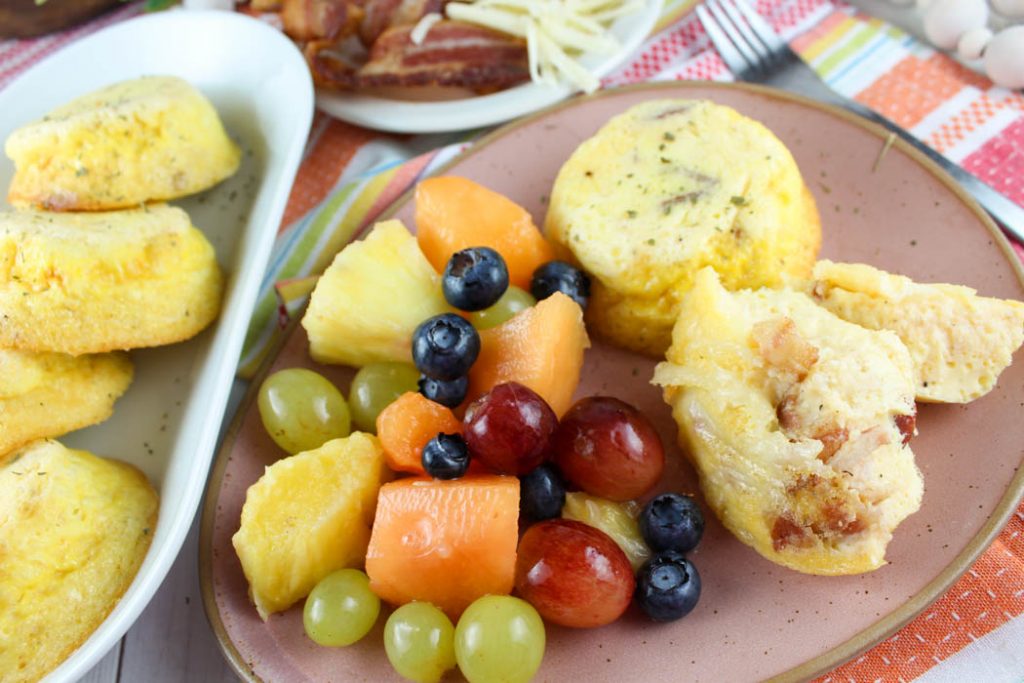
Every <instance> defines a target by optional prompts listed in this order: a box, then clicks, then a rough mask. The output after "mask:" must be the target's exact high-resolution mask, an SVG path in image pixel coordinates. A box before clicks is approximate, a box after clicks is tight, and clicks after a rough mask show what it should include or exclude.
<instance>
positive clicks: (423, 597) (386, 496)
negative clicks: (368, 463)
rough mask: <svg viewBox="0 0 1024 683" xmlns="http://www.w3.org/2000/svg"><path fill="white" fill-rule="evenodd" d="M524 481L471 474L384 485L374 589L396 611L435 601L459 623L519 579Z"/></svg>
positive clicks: (371, 568)
mask: <svg viewBox="0 0 1024 683" xmlns="http://www.w3.org/2000/svg"><path fill="white" fill-rule="evenodd" d="M518 541H519V480H518V479H516V478H515V477H505V476H500V475H476V476H474V475H468V476H465V477H462V478H461V479H452V480H450V481H441V480H437V479H427V478H424V477H411V478H408V479H401V480H399V481H395V482H392V483H390V484H385V485H384V486H382V487H381V489H380V495H379V496H378V498H377V516H376V518H375V519H374V522H373V535H372V537H371V538H370V547H369V549H368V550H367V551H366V573H367V574H368V575H369V576H370V588H371V589H372V590H373V592H374V593H376V594H377V595H378V596H380V598H381V599H382V600H385V601H386V602H389V603H391V604H393V605H403V604H405V603H407V602H412V601H414V600H420V601H423V602H430V603H432V604H433V605H435V606H437V607H438V608H440V609H441V610H443V611H444V612H445V614H447V615H448V616H449V617H451V618H452V620H453V621H454V620H455V619H457V618H458V616H459V615H460V614H462V611H463V610H465V609H466V608H467V607H469V605H470V604H471V603H472V602H473V601H474V600H476V599H477V598H480V597H482V596H484V595H504V594H507V593H510V592H511V591H512V586H513V583H514V580H515V568H516V544H517V543H518Z"/></svg>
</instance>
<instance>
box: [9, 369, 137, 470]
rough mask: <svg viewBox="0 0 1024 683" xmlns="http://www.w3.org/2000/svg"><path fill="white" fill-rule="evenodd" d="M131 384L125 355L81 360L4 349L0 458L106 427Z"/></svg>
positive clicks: (129, 370)
mask: <svg viewBox="0 0 1024 683" xmlns="http://www.w3.org/2000/svg"><path fill="white" fill-rule="evenodd" d="M131 381H132V362H131V360H129V358H128V355H127V354H125V353H104V354H96V355H88V356H77V357H76V356H68V355H66V354H63V353H31V352H26V351H12V350H10V349H0V456H2V455H4V454H5V453H8V452H9V451H11V450H13V449H15V448H17V447H19V446H22V445H24V444H26V443H28V442H29V441H35V440H36V439H42V438H46V437H57V436H61V435H62V434H66V433H67V432H71V431H74V430H76V429H81V428H82V427H88V426H89V425H93V424H96V423H98V422H103V421H104V420H106V419H107V418H108V417H110V415H111V414H112V413H113V412H114V402H115V401H116V400H117V399H118V398H119V397H120V396H121V395H122V394H123V393H124V392H125V391H126V390H127V389H128V385H129V384H131Z"/></svg>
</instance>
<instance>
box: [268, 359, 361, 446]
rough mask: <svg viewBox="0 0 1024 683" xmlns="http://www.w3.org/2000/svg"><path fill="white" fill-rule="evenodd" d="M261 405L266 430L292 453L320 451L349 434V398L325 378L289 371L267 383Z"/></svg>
mask: <svg viewBox="0 0 1024 683" xmlns="http://www.w3.org/2000/svg"><path fill="white" fill-rule="evenodd" d="M257 404H258V405H259V409H260V418H262V420H263V427H264V429H266V430H267V433H268V434H270V438H272V439H273V440H274V441H275V442H276V443H277V445H278V446H280V447H281V448H283V449H284V450H286V451H288V452H289V453H293V454H294V453H299V452H301V451H308V450H312V449H314V448H320V446H323V445H324V444H325V443H327V442H328V441H330V440H331V439H340V438H341V437H343V436H348V434H349V429H350V425H349V412H348V404H347V403H345V397H344V396H342V395H341V392H340V391H338V388H337V387H336V386H334V385H333V384H331V382H330V381H329V380H328V379H327V378H326V377H324V376H322V375H318V374H317V373H315V372H313V371H312V370H305V369H303V368H289V369H288V370H280V371H278V372H275V373H274V374H272V375H271V376H269V377H267V378H266V379H265V380H263V384H262V385H260V394H259V399H258V400H257Z"/></svg>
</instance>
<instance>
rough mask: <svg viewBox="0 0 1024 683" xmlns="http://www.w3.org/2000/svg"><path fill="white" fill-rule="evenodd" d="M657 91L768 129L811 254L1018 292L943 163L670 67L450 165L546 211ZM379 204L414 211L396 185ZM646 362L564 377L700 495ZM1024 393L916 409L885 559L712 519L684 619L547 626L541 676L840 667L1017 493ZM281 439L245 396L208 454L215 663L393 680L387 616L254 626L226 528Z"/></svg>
mask: <svg viewBox="0 0 1024 683" xmlns="http://www.w3.org/2000/svg"><path fill="white" fill-rule="evenodd" d="M655 97H690V98H694V97H702V98H708V99H711V100H714V101H716V102H719V103H722V104H727V105H730V106H732V107H735V108H736V109H738V110H739V111H741V112H743V113H744V114H747V115H749V116H752V117H754V118H756V119H758V120H760V121H762V122H764V123H765V124H766V125H767V126H768V127H769V128H771V129H772V130H773V131H774V132H775V133H776V135H778V136H779V137H780V138H781V139H782V140H783V142H785V143H786V144H787V145H788V146H789V148H790V149H791V150H792V152H793V155H794V156H795V157H796V160H797V162H798V163H799V165H800V168H801V170H802V172H803V174H804V177H805V179H806V180H807V183H808V185H809V186H810V188H811V190H812V191H813V192H814V195H815V197H816V199H817V200H818V206H819V208H820V211H821V217H822V222H823V226H824V248H823V250H822V254H823V256H826V257H829V258H832V259H840V260H847V261H865V262H868V263H872V264H874V265H877V266H880V267H882V268H885V269H887V270H893V271H897V272H900V273H905V274H906V275H909V276H911V277H913V278H915V279H917V280H922V281H926V282H927V281H946V282H956V283H963V284H967V285H970V286H972V287H975V288H977V289H978V290H979V291H980V292H982V293H983V294H986V295H989V296H998V297H1007V298H1016V299H1024V285H1022V282H1024V273H1022V271H1021V268H1020V265H1019V264H1018V262H1017V260H1016V258H1015V257H1014V255H1013V254H1012V252H1011V250H1010V249H1009V246H1008V245H1007V243H1006V241H1005V239H1004V238H1003V237H1002V236H1001V235H1000V234H999V233H998V231H996V230H995V229H994V227H993V226H992V224H991V223H990V222H989V221H988V219H987V218H986V217H985V216H984V215H983V214H981V213H980V211H979V210H978V208H977V207H976V206H975V205H974V204H973V202H971V201H970V200H968V199H967V198H966V196H965V195H964V194H963V192H962V191H960V190H959V189H957V188H956V187H955V186H954V185H953V184H952V181H950V180H949V179H948V178H946V177H945V176H944V175H942V174H941V172H940V171H938V170H937V169H935V168H934V167H933V166H931V165H930V164H928V163H926V162H925V161H924V160H923V158H922V157H920V155H918V154H916V153H915V152H913V151H912V150H910V149H908V148H907V147H906V146H904V145H903V144H901V143H900V142H899V141H898V140H897V141H896V144H894V145H892V147H891V148H890V149H888V151H886V149H885V133H884V132H882V131H881V129H878V128H876V127H873V126H871V125H869V124H866V123H864V122H862V121H860V120H858V119H855V118H854V117H852V116H851V115H848V114H845V113H842V112H839V111H835V110H832V109H829V108H826V107H823V106H821V105H818V104H815V103H812V102H809V101H806V100H803V99H800V98H797V97H794V96H791V95H787V94H783V93H779V92H775V91H770V90H766V89H762V88H755V87H751V86H737V85H722V84H708V83H679V84H674V83H673V84H662V85H659V86H643V87H638V88H628V89H621V90H614V91H609V92H604V93H601V94H600V95H598V96H596V97H590V98H583V99H577V100H573V101H571V102H568V103H566V104H563V105H561V106H559V107H556V108H554V109H550V110H547V111H545V112H542V113H540V114H538V115H536V116H534V117H532V118H529V119H526V120H524V121H520V122H518V123H516V124H514V125H511V126H508V127H505V128H503V129H501V130H500V131H498V132H497V133H495V134H493V135H491V136H490V137H489V138H487V139H486V140H484V141H483V142H481V143H479V144H477V145H476V146H474V147H473V148H472V149H471V150H470V151H469V152H468V153H467V154H465V155H463V156H461V157H460V158H459V159H457V160H456V161H455V162H454V163H453V164H452V165H450V166H449V167H448V168H447V169H445V170H444V172H445V173H450V174H458V175H463V176H466V177H469V178H472V179H475V180H477V181H479V182H481V183H483V184H485V185H487V186H489V187H491V188H493V189H495V190H497V191H499V192H502V193H504V194H507V195H508V196H509V197H511V198H512V199H514V200H515V201H517V202H519V203H521V204H522V205H523V206H525V207H527V208H528V209H529V210H530V211H531V212H532V213H533V215H534V217H535V218H536V220H537V223H538V224H541V221H542V219H543V216H544V210H545V207H544V201H545V196H546V195H547V193H548V192H549V190H550V187H551V183H552V180H553V179H554V177H555V174H556V172H557V171H558V169H559V167H560V166H561V164H562V162H563V161H564V160H565V159H566V158H567V157H568V156H569V154H570V153H571V152H572V151H573V149H574V148H575V147H576V146H577V145H578V144H579V143H580V141H582V140H583V139H584V138H586V137H588V136H590V135H591V134H593V133H594V132H595V131H596V130H597V129H598V128H599V127H600V126H601V124H603V123H604V122H605V121H607V120H608V118H609V117H611V116H613V115H615V114H617V113H619V112H621V111H623V110H624V109H626V108H627V107H629V106H630V105H633V104H635V103H637V102H640V101H642V100H646V99H651V98H655ZM393 213H394V215H395V216H397V217H399V218H401V219H403V220H404V221H405V223H406V225H408V226H410V227H412V225H413V221H412V214H413V212H412V204H411V202H410V196H409V195H406V196H405V197H404V198H403V199H402V200H401V201H400V202H399V203H398V205H397V206H396V207H395V209H394V211H393ZM293 332H294V333H293V334H292V335H291V336H290V338H289V339H288V341H287V342H286V343H285V345H284V347H283V348H282V349H281V350H280V353H279V354H278V355H277V357H276V359H275V360H274V361H273V363H272V365H271V367H270V368H268V370H277V369H279V368H286V367H293V366H305V367H315V368H316V369H317V370H319V371H320V372H323V373H324V374H326V375H327V376H328V377H331V378H332V379H334V380H337V381H338V382H339V383H340V384H341V386H346V384H347V379H348V373H347V372H346V371H345V370H342V369H339V368H328V367H319V366H316V365H315V364H314V363H312V362H311V361H310V359H309V357H308V354H307V351H306V348H307V346H306V338H305V335H304V334H303V332H302V329H301V328H299V327H296V328H293ZM653 366H654V363H653V361H652V360H650V359H647V358H643V357H640V356H636V355H633V354H630V353H626V352H622V351H616V350H614V349H611V348H608V347H606V346H602V345H600V344H597V345H595V347H594V348H593V349H591V350H590V351H589V352H588V353H587V358H586V365H585V367H584V373H583V381H582V383H581V385H580V388H579V391H578V392H577V393H578V395H580V396H583V395H588V394H593V393H609V394H613V395H616V396H618V397H620V398H623V399H625V400H627V401H630V402H632V403H634V404H636V405H637V406H638V407H639V408H640V409H641V410H643V411H644V412H645V413H647V415H649V416H650V417H651V418H652V419H653V420H654V422H655V424H656V425H657V427H658V429H659V431H660V433H661V436H662V438H663V439H664V441H665V443H666V444H667V445H671V447H670V448H669V451H670V462H671V463H672V464H671V466H670V467H669V468H668V472H667V474H666V476H665V480H664V482H663V488H672V489H682V490H686V491H694V490H696V481H695V479H694V474H693V472H692V470H691V469H690V467H689V466H688V465H686V464H684V463H683V462H682V458H681V454H680V452H679V449H678V448H677V447H675V446H674V444H675V431H676V430H675V425H674V424H673V423H672V420H671V418H670V416H669V411H668V409H667V408H666V407H665V405H664V404H663V403H662V401H661V397H660V395H659V392H658V390H657V389H655V388H654V387H652V386H650V385H649V384H648V383H647V379H648V378H649V377H650V376H651V370H652V368H653ZM257 385H258V382H257V383H254V386H257ZM250 398H251V396H250ZM1021 406H1024V363H1021V362H1018V363H1017V364H1015V365H1013V366H1012V367H1010V368H1009V369H1008V370H1007V371H1006V372H1005V373H1004V374H1003V376H1002V377H1001V379H1000V381H999V386H998V387H997V388H996V389H995V390H994V391H993V392H992V393H991V394H989V395H988V396H986V397H985V398H983V399H981V400H979V401H976V402H974V403H972V404H970V405H968V406H934V405H924V406H921V410H920V415H919V418H918V426H919V428H920V432H921V433H920V436H918V437H917V438H916V439H914V442H913V447H914V452H915V453H916V454H917V462H918V464H919V466H920V467H921V470H922V471H923V472H924V478H925V497H924V504H923V505H922V507H921V510H920V511H919V512H918V513H917V514H915V515H913V516H912V517H910V518H909V519H908V520H907V521H906V522H904V523H903V525H902V526H901V527H900V528H899V529H898V531H897V532H896V537H895V538H894V539H893V541H892V544H891V545H890V547H889V559H890V561H891V562H890V564H889V565H888V566H886V567H884V568H882V569H879V570H878V571H876V572H873V573H871V574H865V575H861V576H851V577H840V578H828V577H815V576H805V575H802V574H798V573H796V572H793V571H790V570H787V569H783V568H781V567H778V566H775V565H773V564H771V563H769V562H767V561H766V560H763V559H761V557H760V556H758V555H757V554H756V553H754V551H752V550H750V549H749V548H747V547H746V546H744V545H743V544H741V543H740V542H739V541H737V540H735V539H734V538H733V537H732V536H731V535H730V534H728V533H727V532H726V531H724V530H723V528H722V527H721V526H720V525H719V524H718V523H717V522H716V521H715V520H714V519H713V518H712V519H710V520H709V526H708V531H707V534H706V535H705V538H704V541H703V543H702V544H701V546H700V549H699V550H698V551H697V552H696V553H694V555H693V559H694V562H695V563H696V564H697V566H698V568H699V569H700V572H701V576H702V579H703V581H704V591H703V595H702V598H701V602H700V605H699V606H698V607H697V609H696V610H695V611H694V612H693V613H692V614H691V615H690V616H688V617H687V618H686V619H684V620H682V621H680V622H676V623H672V624H666V625H658V624H653V623H650V622H647V621H645V620H644V619H642V618H641V617H640V616H639V615H638V614H637V613H635V611H630V612H628V613H627V614H626V616H625V617H624V618H623V619H622V620H620V621H619V622H617V623H615V624H612V625H611V626H607V627H605V628H601V629H597V630H570V629H563V628H558V627H553V626H549V628H548V648H547V654H546V655H545V658H544V664H543V667H542V669H541V671H540V674H539V676H538V679H539V680H544V681H570V680H587V681H592V682H596V681H626V680H631V681H637V680H648V681H665V680H677V681H680V680H689V681H720V680H750V679H762V678H768V677H772V676H780V677H782V678H783V679H798V678H804V677H808V676H811V675H814V674H816V673H818V672H822V671H826V670H828V669H829V668H831V667H833V666H836V665H838V664H839V663H840V662H842V661H844V660H845V659H848V658H850V657H851V656H853V655H854V654H856V653H857V652H859V651H861V650H863V649H865V648H867V647H869V646H870V645H872V644H873V643H875V642H877V641H878V640H880V639H882V638H884V637H885V636H887V635H888V634H890V633H892V632H893V631H895V630H896V629H897V628H898V627H899V626H901V625H902V624H903V623H905V622H906V621H907V620H909V619H910V618H911V617H913V616H914V615H915V614H917V613H918V612H920V611H921V610H922V609H924V607H925V606H926V605H928V604H929V603H930V602H931V601H932V600H934V599H935V598H937V597H938V596H939V595H940V594H941V593H942V591H943V590H944V589H946V588H947V587H948V586H949V585H950V584H951V583H952V582H953V581H954V580H956V578H957V577H958V576H959V575H960V574H961V573H962V572H964V571H965V570H966V569H967V567H968V566H969V565H970V563H971V561H973V559H974V558H975V557H977V555H978V554H979V553H980V552H981V551H982V550H983V549H984V548H985V547H986V546H987V545H988V544H989V543H990V542H991V540H992V539H993V537H994V535H995V534H996V532H997V531H998V530H999V528H1001V526H1002V525H1003V524H1004V523H1005V521H1006V519H1007V518H1008V516H1009V515H1010V513H1011V512H1012V510H1013V509H1015V507H1016V505H1017V501H1018V500H1019V499H1020V494H1021V492H1022V489H1024V473H1022V474H1020V475H1018V473H1017V470H1018V467H1019V466H1020V464H1021V458H1022V456H1021V448H1020V444H1021V443H1024V420H1021V419H1020V414H1021ZM280 455H281V452H280V451H279V450H278V449H277V448H276V447H275V446H274V444H273V443H272V442H271V441H270V439H269V438H268V437H267V436H266V434H265V433H264V431H263V429H262V427H261V425H260V419H259V414H258V412H257V411H256V409H255V402H254V401H251V400H250V401H249V403H248V404H247V405H246V406H245V407H243V409H242V410H241V411H240V414H239V419H238V420H237V421H236V423H235V428H234V429H233V430H232V433H231V435H230V436H229V438H228V440H227V443H226V444H225V445H224V447H223V450H222V451H221V453H220V456H219V459H218V461H217V464H216V469H215V470H214V474H213V478H212V480H211V483H210V489H209V492H208V495H207V500H206V507H205V510H204V519H203V538H202V542H201V552H202V553H203V555H202V557H201V560H200V564H201V571H202V580H203V590H204V595H205V600H206V607H207V613H208V614H209V616H210V620H211V622H212V623H213V626H214V629H215V631H216V632H217V634H218V637H219V638H220V640H221V645H222V646H223V648H224V651H225V653H226V655H227V656H228V659H229V660H230V661H231V663H232V664H233V665H234V666H235V668H236V669H237V670H238V672H239V673H240V674H241V675H243V676H244V677H245V678H247V679H250V680H262V681H288V682H290V683H295V682H298V681H357V680H358V681H384V680H393V679H397V677H396V675H395V674H394V672H393V671H392V670H391V668H390V666H389V665H388V662H387V659H386V658H385V656H384V650H383V647H382V644H381V642H382V641H381V633H380V629H381V626H382V624H383V622H384V619H381V620H380V622H379V624H378V627H377V630H376V632H374V633H372V634H370V636H369V637H367V638H366V639H364V640H363V641H362V642H361V643H359V644H358V645H356V646H354V647H351V648H346V649H327V648H319V647H317V646H315V645H314V644H313V643H312V642H311V641H310V640H308V639H307V638H306V637H305V636H304V635H303V630H302V611H301V607H296V608H293V609H292V610H290V611H288V612H287V613H284V614H281V615H277V616H274V617H273V618H271V619H270V621H269V622H267V623H263V622H261V621H260V620H259V618H258V617H257V616H256V610H255V609H253V607H252V606H251V605H250V603H249V600H248V597H247V596H246V589H247V586H246V582H245V579H244V577H243V576H242V571H241V567H240V565H239V562H238V559H237V557H236V556H235V553H234V551H233V549H232V547H231V536H232V534H234V532H235V531H236V530H237V529H238V520H239V513H240V510H241V506H242V503H243V501H244V498H245V491H246V488H247V487H248V486H249V485H250V484H252V483H253V482H254V481H256V479H257V478H258V477H259V476H260V474H261V473H262V472H263V467H264V466H265V465H268V464H270V463H271V462H273V461H274V460H276V459H277V458H278V457H280Z"/></svg>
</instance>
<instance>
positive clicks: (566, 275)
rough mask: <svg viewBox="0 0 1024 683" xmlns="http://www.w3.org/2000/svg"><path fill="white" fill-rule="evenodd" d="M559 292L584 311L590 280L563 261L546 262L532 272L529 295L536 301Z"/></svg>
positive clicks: (588, 295)
mask: <svg viewBox="0 0 1024 683" xmlns="http://www.w3.org/2000/svg"><path fill="white" fill-rule="evenodd" d="M555 292H561V293H562V294H565V295H566V296H568V297H570V298H571V299H572V300H573V301H575V302H576V303H578V304H579V305H580V306H581V307H582V308H584V309H586V307H587V301H588V300H589V299H590V278H589V277H587V275H586V273H584V272H583V271H582V270H580V269H579V268H574V267H573V266H571V265H569V264H568V263H566V262H565V261H548V262H547V263H545V264H544V265H542V266H541V267H540V268H538V269H537V270H535V271H533V278H532V279H531V280H530V294H533V298H535V299H536V300H537V301H540V300H541V299H547V298H548V297H549V296H551V295H552V294H554V293H555Z"/></svg>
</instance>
